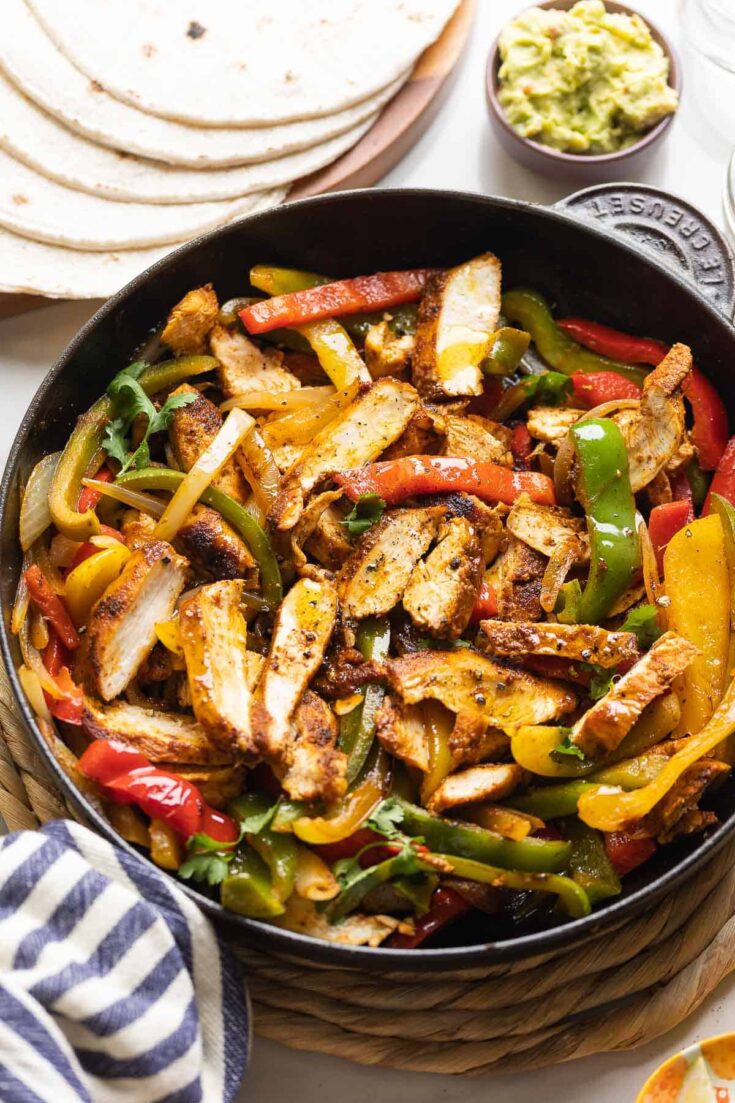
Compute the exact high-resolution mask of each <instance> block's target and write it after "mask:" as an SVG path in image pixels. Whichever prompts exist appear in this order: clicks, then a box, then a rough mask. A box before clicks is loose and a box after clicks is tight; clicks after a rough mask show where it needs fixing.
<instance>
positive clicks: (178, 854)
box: [123, 805, 185, 870]
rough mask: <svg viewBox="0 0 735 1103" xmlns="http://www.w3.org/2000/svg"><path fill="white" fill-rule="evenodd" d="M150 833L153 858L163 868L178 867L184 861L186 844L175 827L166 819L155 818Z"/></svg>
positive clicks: (128, 806) (125, 806) (124, 806)
mask: <svg viewBox="0 0 735 1103" xmlns="http://www.w3.org/2000/svg"><path fill="white" fill-rule="evenodd" d="M123 808H126V809H128V808H131V806H130V805H123ZM131 811H134V809H131ZM148 833H149V845H150V850H151V859H152V860H153V861H154V862H155V863H156V865H157V866H160V867H161V869H172V870H173V869H178V868H179V866H180V865H181V864H182V863H183V861H184V856H185V855H184V846H183V844H182V842H181V837H180V836H179V835H177V834H176V832H175V831H174V829H173V827H171V826H170V824H167V823H166V821H165V820H158V819H154V820H151V823H150V827H149V828H148Z"/></svg>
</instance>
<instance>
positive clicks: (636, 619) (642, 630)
mask: <svg viewBox="0 0 735 1103" xmlns="http://www.w3.org/2000/svg"><path fill="white" fill-rule="evenodd" d="M620 631H621V632H633V633H634V634H635V637H636V639H637V640H638V646H639V647H642V648H643V649H644V650H646V649H647V648H649V647H651V646H653V644H654V643H655V642H656V640H657V639H658V638H659V636H661V635H662V632H661V629H660V628H659V626H658V623H657V612H656V606H655V605H639V606H638V608H637V609H631V611H630V612H629V613H628V615H627V617H626V618H625V620H624V621H623V623H622V624H621V626H620Z"/></svg>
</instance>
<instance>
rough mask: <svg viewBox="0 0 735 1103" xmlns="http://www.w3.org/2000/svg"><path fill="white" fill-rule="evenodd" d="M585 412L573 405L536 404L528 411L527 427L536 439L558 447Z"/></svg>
mask: <svg viewBox="0 0 735 1103" xmlns="http://www.w3.org/2000/svg"><path fill="white" fill-rule="evenodd" d="M583 413H584V410H575V409H573V408H572V407H571V406H534V407H533V408H532V409H531V410H529V411H528V415H527V417H526V428H527V429H528V431H529V433H530V434H531V436H532V437H533V438H534V439H535V440H542V441H543V442H544V443H545V444H553V445H555V446H556V447H557V448H558V446H559V445H560V444H561V442H562V441H563V440H564V437H565V436H566V435H567V433H568V432H569V430H570V429H571V427H572V426H573V425H575V424H576V423H577V422H578V421H579V419H580V418H581V416H582V414H583Z"/></svg>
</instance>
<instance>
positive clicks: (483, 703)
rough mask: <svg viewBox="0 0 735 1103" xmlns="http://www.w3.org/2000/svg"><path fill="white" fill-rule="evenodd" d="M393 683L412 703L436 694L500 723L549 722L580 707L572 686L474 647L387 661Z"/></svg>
mask: <svg viewBox="0 0 735 1103" xmlns="http://www.w3.org/2000/svg"><path fill="white" fill-rule="evenodd" d="M386 674H387V677H388V681H389V683H390V685H391V687H392V689H393V690H394V691H395V692H396V693H397V694H398V695H399V696H400V697H401V698H402V699H403V701H404V702H405V703H406V704H408V705H415V704H417V703H418V702H419V701H425V700H426V699H427V698H433V699H434V700H436V701H441V703H442V704H443V705H446V707H447V708H448V709H450V710H451V711H452V712H454V713H469V714H470V715H473V716H478V717H480V718H481V719H483V720H484V721H485V723H486V724H488V725H492V726H493V727H496V728H504V727H511V726H513V725H515V724H544V723H546V722H548V721H551V720H555V719H558V718H559V717H560V716H563V715H565V714H566V713H568V712H571V710H572V709H573V708H574V707H575V705H576V703H577V698H576V696H575V694H574V693H573V692H572V690H571V689H570V688H569V686H566V685H562V684H561V683H560V682H551V681H547V680H546V679H545V678H537V677H535V676H534V675H532V674H527V673H525V672H524V671H518V670H511V669H509V668H507V667H504V666H500V665H499V664H498V663H494V662H493V661H492V660H491V659H488V658H487V657H486V656H484V655H480V654H478V653H477V652H476V651H471V650H465V649H462V650H458V651H416V652H414V653H413V654H410V655H404V656H403V657H402V658H400V659H394V660H392V661H391V662H389V663H386Z"/></svg>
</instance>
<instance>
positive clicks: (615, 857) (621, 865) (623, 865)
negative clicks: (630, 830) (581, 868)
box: [605, 831, 656, 877]
mask: <svg viewBox="0 0 735 1103" xmlns="http://www.w3.org/2000/svg"><path fill="white" fill-rule="evenodd" d="M605 850H606V851H607V856H608V858H609V859H610V861H611V862H612V865H613V869H614V870H615V872H616V873H617V875H618V877H624V876H625V874H626V873H630V872H631V870H634V869H636V867H637V866H640V865H643V863H644V862H647V861H648V859H649V858H650V857H652V855H653V854H654V852H655V850H656V840H655V839H636V838H634V837H633V836H632V835H627V834H626V833H625V832H624V831H606V832H605Z"/></svg>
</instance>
